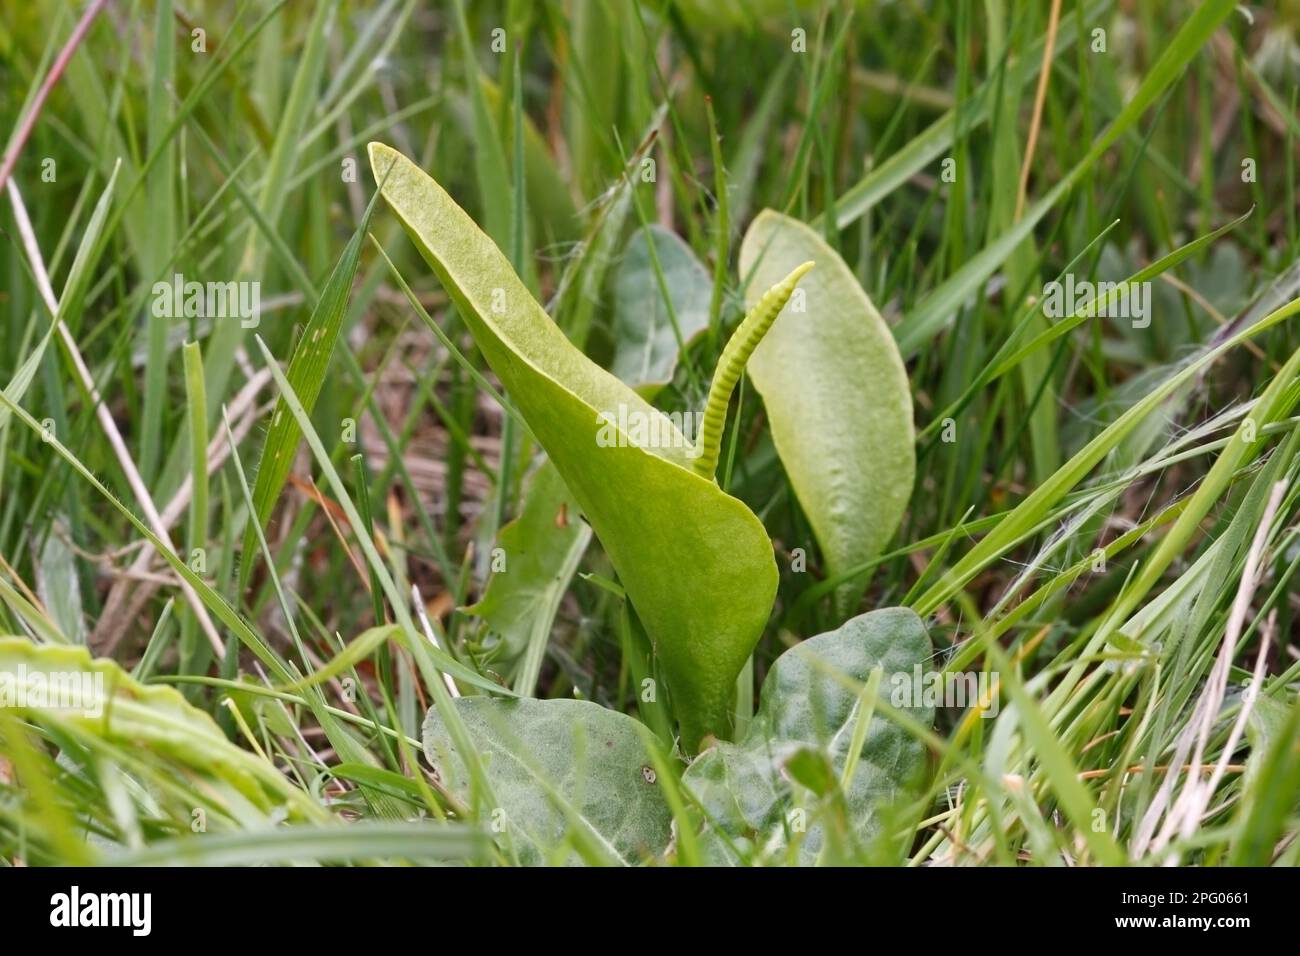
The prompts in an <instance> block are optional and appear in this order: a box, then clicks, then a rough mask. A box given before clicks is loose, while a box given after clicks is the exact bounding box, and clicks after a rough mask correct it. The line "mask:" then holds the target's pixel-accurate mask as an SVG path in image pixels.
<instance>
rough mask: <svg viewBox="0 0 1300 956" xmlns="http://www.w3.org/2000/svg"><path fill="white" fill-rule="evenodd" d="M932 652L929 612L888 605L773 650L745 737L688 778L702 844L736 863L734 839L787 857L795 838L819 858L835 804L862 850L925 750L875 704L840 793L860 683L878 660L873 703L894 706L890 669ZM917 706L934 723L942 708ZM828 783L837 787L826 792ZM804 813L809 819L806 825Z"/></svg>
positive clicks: (802, 858) (711, 754)
mask: <svg viewBox="0 0 1300 956" xmlns="http://www.w3.org/2000/svg"><path fill="white" fill-rule="evenodd" d="M930 654H931V648H930V638H929V636H928V635H927V634H926V631H925V627H924V625H923V624H922V623H921V619H920V618H919V617H917V616H916V615H915V614H914V613H913V612H912V611H910V610H908V609H906V608H887V609H885V610H880V611H872V612H870V613H867V614H862V615H860V616H858V617H855V618H852V619H850V620H849V621H846V622H845V623H844V624H843V625H841V626H840V627H839V628H837V629H836V630H834V631H828V632H826V633H825V634H819V635H817V636H816V637H811V638H809V639H808V640H806V641H804V642H802V643H801V644H798V645H796V646H795V647H793V648H792V649H790V650H789V651H786V652H785V653H784V654H782V655H781V656H780V657H779V658H777V660H776V663H775V664H773V665H772V669H771V671H769V672H768V675H767V678H766V680H764V681H763V689H762V697H761V703H760V706H759V709H758V713H757V715H756V716H755V718H754V722H753V723H752V724H751V726H750V729H749V732H748V733H747V734H746V735H745V738H744V739H743V740H741V741H740V742H739V743H734V744H733V743H726V742H721V743H718V744H716V745H714V746H713V747H711V748H709V749H708V750H706V751H705V752H704V753H702V754H700V756H699V757H698V758H696V760H695V761H694V763H692V764H691V765H690V767H689V768H687V770H686V773H685V774H684V775H683V777H682V785H683V786H684V787H685V788H686V789H688V790H689V791H690V792H691V793H692V794H693V795H694V797H695V798H696V800H698V801H699V803H700V805H701V807H703V809H704V811H705V823H704V825H703V829H702V831H701V833H700V842H701V847H702V849H703V850H704V852H705V853H706V854H707V856H708V858H709V859H710V860H711V861H712V862H714V863H736V862H739V861H738V860H737V857H736V854H735V853H734V852H733V850H732V848H731V846H732V845H735V846H736V847H738V848H742V849H743V850H745V851H763V850H765V851H768V852H776V853H780V852H782V851H784V850H785V849H787V848H788V847H789V846H790V845H791V844H792V843H793V842H795V841H798V848H797V859H798V861H799V862H800V863H805V864H807V863H813V862H815V861H816V859H817V857H818V854H819V853H820V852H821V850H822V848H823V845H824V844H825V842H826V841H825V833H824V830H825V825H824V821H825V820H826V819H830V815H831V814H834V813H836V812H840V813H842V814H843V816H844V818H845V822H846V823H847V828H846V829H847V831H848V834H849V836H850V837H851V839H852V840H853V841H854V842H855V843H856V844H857V846H858V847H859V848H865V847H867V846H868V845H869V844H870V843H871V842H872V841H873V840H874V839H875V838H876V837H877V836H879V834H880V832H881V811H882V810H883V809H885V808H888V807H890V806H892V805H894V804H895V803H896V802H897V801H898V800H899V799H901V798H905V797H906V796H907V795H908V794H910V793H913V792H914V791H915V788H916V787H917V786H918V785H919V784H920V783H921V781H922V778H923V776H924V772H925V766H926V755H925V749H924V748H923V747H922V745H921V744H920V743H919V742H918V741H917V740H915V739H914V738H913V737H911V736H910V735H909V734H908V733H907V732H906V731H905V730H903V729H902V728H900V727H899V726H898V724H897V723H895V722H893V721H891V720H889V719H888V718H885V717H882V716H881V715H880V714H879V713H878V712H877V713H875V714H874V715H873V716H872V718H871V723H870V724H869V725H868V726H867V728H866V735H865V737H864V738H863V744H862V749H861V751H860V757H859V760H858V763H857V766H856V767H855V768H854V771H853V776H852V778H851V780H850V781H849V783H848V786H847V787H846V788H844V790H843V791H841V790H840V788H839V787H838V785H837V784H838V781H839V780H840V778H841V777H842V776H843V773H844V768H845V765H846V761H847V759H848V757H849V750H850V748H851V745H852V741H853V737H854V729H855V724H856V721H857V718H858V714H859V712H860V710H859V709H860V707H861V700H860V696H859V695H860V688H861V686H862V685H863V684H865V682H866V681H867V679H868V677H869V676H870V674H871V672H872V671H873V670H874V669H875V668H876V667H877V666H879V667H880V668H881V669H882V671H883V677H882V680H881V682H880V685H879V689H878V691H877V699H878V700H883V701H885V702H888V700H889V688H890V686H891V681H890V678H891V676H892V675H903V676H904V677H905V678H906V679H907V680H911V679H912V676H913V673H914V668H915V667H916V665H918V664H919V665H921V666H922V667H923V668H925V667H926V662H927V661H928V660H929V658H930ZM845 678H848V679H847V680H846V679H845ZM918 696H919V695H918ZM913 703H914V705H915V706H911V707H905V708H900V709H903V710H906V711H907V712H908V713H909V714H910V715H911V717H913V718H914V719H915V720H916V721H918V722H919V723H920V724H922V725H923V726H926V727H928V726H930V725H931V723H932V722H933V721H934V709H933V708H932V707H926V706H923V701H921V700H916V701H914V702H913ZM828 771H829V776H830V781H828ZM831 781H833V782H835V783H836V786H833V787H830V788H829V790H828V782H831ZM828 793H829V794H830V795H829V796H826V795H827V794H828ZM797 811H802V817H803V820H802V824H803V825H804V826H805V827H806V829H805V830H804V832H802V833H801V832H798V828H799V825H800V822H801V821H800V820H799V816H800V814H799V813H798V812H797ZM792 838H793V839H792Z"/></svg>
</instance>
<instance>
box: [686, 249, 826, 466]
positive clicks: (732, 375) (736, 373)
mask: <svg viewBox="0 0 1300 956" xmlns="http://www.w3.org/2000/svg"><path fill="white" fill-rule="evenodd" d="M812 267H813V263H811V262H805V263H804V264H803V265H801V266H799V267H797V268H796V269H795V270H794V271H793V272H791V273H790V274H789V275H788V276H786V277H785V278H784V279H782V280H781V281H780V282H778V283H777V284H776V285H774V286H772V288H770V289H768V290H767V291H766V292H764V293H763V297H762V298H761V299H759V300H758V302H757V303H755V305H754V307H753V308H752V309H750V310H749V312H748V314H746V316H745V318H744V319H743V320H742V321H741V323H740V325H738V326H737V327H736V331H735V332H734V333H732V336H731V338H730V339H728V340H727V345H726V347H725V348H724V349H723V350H722V357H721V358H720V359H718V367H717V369H715V370H714V372H713V381H712V383H710V385H709V400H708V402H707V403H705V406H704V422H703V424H702V425H701V427H700V454H699V455H698V456H696V458H695V462H694V468H695V473H696V474H697V475H700V476H701V477H704V478H713V476H714V472H716V471H717V468H718V452H719V450H720V449H721V447H722V426H723V425H725V424H726V422H727V405H728V404H729V403H730V402H731V392H732V390H733V389H735V387H736V382H737V381H738V380H739V378H740V373H741V372H742V371H744V369H745V363H746V362H748V361H749V357H750V356H751V355H753V354H754V349H755V348H757V347H758V343H759V342H761V341H763V336H764V335H766V334H767V330H768V329H770V328H771V327H772V323H773V322H775V321H776V317H777V316H778V315H780V313H781V309H782V308H784V307H785V304H786V302H788V301H789V300H790V296H791V295H793V294H794V287H795V285H797V284H798V282H799V280H800V279H801V278H803V275H804V273H806V272H807V271H808V270H809V269H811V268H812Z"/></svg>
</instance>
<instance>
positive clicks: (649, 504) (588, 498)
mask: <svg viewBox="0 0 1300 956" xmlns="http://www.w3.org/2000/svg"><path fill="white" fill-rule="evenodd" d="M370 155H371V164H372V166H373V167H374V171H375V179H376V182H379V183H382V189H381V191H382V193H383V196H384V198H385V199H386V200H387V201H388V204H389V206H391V207H392V208H393V210H394V212H396V213H397V215H398V218H399V219H400V220H401V221H402V225H403V226H405V227H406V230H407V233H408V234H409V235H410V236H411V238H412V240H413V241H414V242H415V243H416V245H417V246H418V247H419V249H420V251H421V253H422V254H423V255H424V257H425V260H426V261H427V262H428V263H429V265H430V266H431V267H432V268H433V270H434V272H435V273H437V275H438V278H439V280H440V281H441V282H442V284H443V287H444V288H445V289H446V290H447V291H448V293H449V294H450V295H451V297H452V299H453V300H454V301H455V303H456V305H457V308H458V310H459V311H460V314H461V317H462V318H463V319H464V320H465V322H466V324H467V325H468V326H469V328H470V329H471V331H473V333H474V336H475V340H476V342H477V343H478V346H479V348H480V349H482V351H483V354H484V356H485V357H486V358H487V361H488V363H489V364H490V365H491V366H492V368H493V370H494V371H495V372H496V373H497V375H498V376H499V377H500V378H501V381H502V383H503V384H504V385H505V386H506V390H507V391H508V393H509V394H510V395H511V397H512V400H513V401H514V402H515V403H516V404H517V405H518V406H519V408H520V410H521V411H522V412H523V415H524V418H525V420H526V421H527V422H528V425H529V427H530V428H531V429H532V431H533V433H534V434H535V435H536V436H537V440H538V441H539V442H540V443H541V445H542V447H543V448H545V449H546V452H547V454H548V455H549V456H550V457H551V460H552V461H553V462H554V463H555V467H556V468H557V469H558V470H559V472H560V474H561V476H563V478H564V481H565V483H566V484H567V485H568V486H569V490H570V491H572V493H573V496H574V498H575V499H576V500H577V502H578V504H579V505H580V506H581V508H582V513H583V514H584V515H585V516H586V518H587V520H588V521H590V522H591V526H592V528H593V529H594V530H595V533H596V537H597V538H599V539H600V542H601V544H602V545H603V546H604V548H605V550H606V551H607V552H608V553H609V556H610V560H611V561H612V562H613V564H614V567H615V568H616V569H617V570H618V572H619V577H620V579H621V580H622V583H623V585H624V587H626V589H627V593H628V597H629V598H630V599H631V601H632V605H633V606H634V607H635V608H636V611H637V614H638V615H639V616H640V617H641V619H642V620H643V621H644V622H645V626H646V630H647V631H648V632H649V634H650V638H651V640H652V641H653V642H654V646H655V650H656V652H657V654H658V656H659V659H660V660H661V662H662V664H663V667H664V670H665V672H666V674H667V676H668V681H669V685H670V689H671V691H672V694H673V702H674V707H675V709H676V711H677V714H678V719H679V720H680V722H681V733H682V739H683V743H684V745H685V746H686V747H687V748H689V749H693V748H694V747H695V746H696V745H697V744H698V743H699V741H700V739H701V738H702V737H703V736H704V735H705V734H706V733H715V734H719V735H722V736H726V735H727V734H728V725H729V722H730V698H731V691H732V688H733V687H734V685H735V681H736V676H737V675H738V674H739V673H740V669H741V667H742V666H743V665H744V663H745V660H746V658H748V657H749V653H750V651H751V650H752V649H753V647H754V644H755V642H756V641H757V640H758V637H759V634H760V633H761V631H762V629H763V625H764V624H765V623H766V620H767V615H768V611H769V610H770V608H771V603H772V595H773V592H774V591H775V588H776V568H775V565H774V562H773V560H772V553H771V547H770V545H769V543H768V539H767V534H766V532H765V531H764V530H763V526H762V524H761V523H760V522H759V521H758V519H757V518H755V517H754V515H753V513H752V512H751V511H750V510H749V509H748V508H746V507H745V506H744V505H743V504H742V503H741V502H739V501H737V500H736V499H735V498H732V497H731V496H730V495H727V494H725V493H724V492H722V491H721V490H720V489H719V488H718V487H717V485H715V484H714V483H713V482H711V481H708V480H706V479H704V478H701V477H699V476H698V475H696V474H695V473H693V472H692V471H691V470H690V469H689V468H687V467H686V466H685V463H686V462H687V461H688V457H687V456H688V453H689V452H690V450H691V445H690V444H689V443H688V442H687V441H686V439H685V438H684V437H683V436H682V434H681V432H680V431H678V430H677V428H676V426H674V425H673V423H672V422H671V421H670V420H669V419H668V418H667V417H666V416H664V415H663V414H662V413H661V412H659V411H657V410H655V409H654V408H652V407H651V406H650V405H648V404H647V403H646V402H645V401H644V400H643V399H642V398H640V396H638V395H637V394H636V393H635V392H634V391H632V390H631V389H630V388H628V387H627V386H626V385H624V384H623V383H622V382H620V381H618V379H616V378H614V377H613V376H612V375H610V374H609V373H608V372H606V371H604V370H603V369H601V368H600V367H599V366H597V365H595V364H594V363H593V362H591V360H590V359H588V358H587V357H586V356H585V355H583V354H582V353H581V352H579V351H578V350H577V349H576V348H574V346H573V345H572V344H571V343H570V342H569V341H568V339H566V338H565V337H564V335H563V333H562V332H560V330H559V328H558V327H556V325H555V323H554V322H552V321H551V320H550V318H549V317H548V316H547V315H546V313H545V312H544V311H542V308H541V306H539V305H538V304H537V302H536V301H535V300H534V299H533V297H532V296H531V295H530V294H529V292H528V290H527V289H526V288H525V287H524V285H523V283H522V282H521V281H520V280H519V278H518V277H517V276H516V275H515V273H514V270H513V269H511V268H510V264H509V263H508V262H507V261H506V259H505V257H504V256H503V255H502V254H501V251H500V250H499V249H498V248H497V247H496V245H495V244H494V243H493V242H492V240H491V239H489V238H488V237H487V236H486V235H485V234H484V233H483V232H482V231H481V230H479V228H478V227H477V226H476V225H475V224H474V222H473V220H472V219H470V218H469V216H468V215H466V214H465V212H464V211H463V210H462V209H461V208H460V207H459V206H457V205H456V204H455V202H454V201H453V200H452V199H451V197H450V196H448V195H447V193H446V192H445V191H444V190H443V189H442V188H441V187H440V186H438V184H437V183H435V182H434V181H433V180H432V179H430V178H429V177H428V176H426V175H425V174H424V173H423V172H421V171H420V170H419V169H418V168H417V167H416V166H415V165H414V164H413V163H411V161H410V160H408V159H406V158H405V157H404V156H402V155H401V154H400V153H397V152H396V151H394V150H392V149H391V148H389V147H387V146H383V145H381V144H378V143H375V144H371V147H370ZM494 302H495V303H496V306H495V307H494ZM602 416H605V417H604V418H602ZM623 416H628V417H631V418H633V419H637V420H639V421H640V422H642V423H643V426H642V427H649V428H653V429H655V430H656V431H657V432H658V433H659V436H660V438H659V440H658V441H657V442H654V443H651V444H650V445H647V446H644V447H643V446H640V445H638V444H636V443H634V442H633V441H632V440H631V439H630V437H629V436H628V434H627V433H626V432H624V431H623V430H622V427H621V425H620V424H619V423H620V422H621V421H622V419H623ZM611 417H612V418H613V424H611V422H610V418H611ZM645 423H648V424H645Z"/></svg>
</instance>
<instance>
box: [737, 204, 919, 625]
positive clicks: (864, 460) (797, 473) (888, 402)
mask: <svg viewBox="0 0 1300 956" xmlns="http://www.w3.org/2000/svg"><path fill="white" fill-rule="evenodd" d="M810 259H811V260H815V261H816V262H817V268H816V269H814V270H813V271H812V272H810V273H808V275H807V276H805V277H804V278H803V279H802V280H801V281H800V287H801V288H802V289H803V290H804V295H805V296H806V299H805V310H804V313H803V314H800V313H799V312H798V311H796V308H797V307H792V306H791V305H787V306H786V308H785V311H784V312H783V313H782V314H781V315H780V316H779V317H778V318H777V320H776V322H774V323H773V325H772V328H771V330H769V331H768V333H767V337H766V338H764V340H763V341H762V343H760V344H759V346H758V348H756V349H755V350H754V354H753V356H752V357H751V358H750V360H749V375H750V378H751V379H752V380H753V382H754V387H755V388H757V389H758V391H759V393H760V394H761V395H762V396H763V401H764V403H765V405H766V407H767V415H768V419H769V420H770V422H771V426H772V440H773V442H774V443H775V445H776V450H777V453H778V454H779V455H780V456H781V461H782V463H783V464H784V465H785V470H786V473H787V474H788V475H789V477H790V483H791V485H792V486H793V487H794V492H795V495H796V496H797V497H798V498H799V503H800V505H802V507H803V510H804V513H805V514H806V515H807V516H808V521H809V522H810V523H811V525H812V528H813V533H814V534H815V535H816V536H817V541H818V543H819V544H820V545H821V548H822V551H823V553H824V555H825V558H826V563H827V565H828V571H829V572H830V575H831V576H834V575H835V574H837V573H839V572H841V571H844V570H847V569H849V568H852V567H855V566H857V565H861V564H863V563H865V562H867V561H869V560H871V559H872V558H873V557H875V556H876V555H877V554H879V553H880V551H881V550H882V549H883V548H884V546H885V545H886V544H887V543H888V541H889V539H890V538H891V537H892V536H893V534H894V532H895V530H897V528H898V522H899V520H900V519H901V518H902V516H903V510H904V509H905V508H906V507H907V502H908V499H909V498H911V495H912V482H913V478H914V476H915V472H916V451H915V437H914V432H913V426H912V393H911V389H910V388H909V386H908V381H907V371H906V369H905V368H904V367H903V359H902V357H901V356H900V355H899V352H898V347H897V345H895V343H894V337H893V335H892V334H891V333H890V331H889V326H888V325H886V324H885V320H884V319H882V318H881V317H880V313H879V312H877V311H876V309H875V306H873V305H872V304H871V300H870V299H868V298H867V294H866V293H865V292H864V291H863V290H862V287H861V286H860V285H859V284H858V281H857V279H856V278H854V276H853V273H852V272H851V271H850V270H849V267H848V266H847V265H845V264H844V260H843V259H841V258H840V257H839V255H838V254H837V253H836V252H835V250H834V249H832V248H831V247H830V246H828V245H827V244H826V242H825V240H823V239H822V237H821V236H819V235H818V234H817V233H816V232H815V231H814V230H812V229H811V228H809V227H808V226H807V225H805V224H804V223H802V222H799V221H798V220H796V219H791V218H790V217H789V216H785V215H782V214H781V213H778V212H774V211H772V210H770V209H769V210H764V211H763V212H761V213H759V215H758V216H757V217H756V218H755V219H754V221H753V223H752V224H751V225H750V227H749V231H748V232H747V233H746V234H745V238H744V241H743V242H742V243H741V246H740V271H741V275H742V276H745V277H746V278H747V280H748V286H747V289H746V294H745V295H746V301H747V302H748V303H750V304H752V303H753V302H755V301H757V300H758V298H759V297H760V296H761V295H762V294H763V291H764V290H765V289H767V288H768V287H769V286H771V285H772V284H773V283H774V282H777V281H779V280H780V279H781V278H782V277H783V276H785V275H786V274H787V273H788V272H789V271H790V270H791V269H793V268H794V267H796V266H797V265H799V263H801V262H805V261H807V260H810ZM864 587H865V582H862V583H859V584H856V585H855V584H850V585H846V586H845V587H843V588H840V589H839V590H838V591H837V592H836V595H837V604H838V605H839V607H840V608H841V613H843V614H847V613H849V610H848V609H849V608H850V607H851V605H852V604H854V603H856V601H857V599H858V598H859V597H860V596H861V594H862V590H863V588H864Z"/></svg>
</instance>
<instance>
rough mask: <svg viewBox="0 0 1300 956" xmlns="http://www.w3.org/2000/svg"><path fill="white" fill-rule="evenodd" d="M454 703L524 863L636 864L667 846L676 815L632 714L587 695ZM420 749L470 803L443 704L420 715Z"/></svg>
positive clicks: (494, 815) (495, 811)
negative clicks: (609, 707) (581, 849)
mask: <svg viewBox="0 0 1300 956" xmlns="http://www.w3.org/2000/svg"><path fill="white" fill-rule="evenodd" d="M455 706H456V710H457V712H458V713H459V714H460V716H461V718H462V719H463V720H464V722H465V726H466V728H467V729H468V730H469V734H470V738H471V739H472V740H473V742H474V750H475V752H476V753H477V754H478V755H479V757H480V759H481V760H482V761H483V765H484V770H485V772H486V774H487V778H488V784H489V786H490V787H491V788H492V793H493V794H494V795H495V797H496V799H497V800H498V801H500V804H501V805H500V806H499V807H490V808H487V810H488V811H489V814H490V820H491V822H492V824H493V827H494V829H496V831H497V832H499V833H502V834H503V842H504V841H505V840H507V839H508V841H509V843H510V844H511V845H512V846H513V848H514V851H515V852H516V853H517V854H518V855H519V860H520V862H521V863H524V864H529V865H538V864H543V863H555V862H564V863H579V862H583V861H592V860H593V859H594V860H595V861H599V862H609V863H618V862H622V863H627V864H635V863H639V862H641V861H642V860H645V859H648V858H649V857H652V856H654V855H656V854H658V853H659V852H661V851H662V850H663V848H664V847H665V846H667V845H668V841H669V837H670V829H671V824H672V814H671V812H670V811H669V809H668V804H667V802H666V801H665V800H664V798H663V794H662V793H661V792H660V790H659V787H658V785H657V783H656V779H655V774H654V771H653V766H654V764H653V762H652V760H651V759H650V756H649V754H648V753H647V750H646V743H645V740H646V739H647V737H648V735H647V734H645V733H644V731H643V729H642V728H641V727H640V726H639V725H638V723H637V721H636V720H634V719H633V718H631V717H629V716H627V715H626V714H621V713H618V712H617V711H613V710H607V709H605V708H604V707H601V706H600V705H599V704H593V703H591V702H589V701H583V700H533V699H528V698H522V699H519V700H512V701H505V700H499V699H496V698H489V697H462V698H460V699H459V700H457V701H456V702H455ZM424 752H425V755H426V756H427V757H428V758H429V761H430V763H432V764H433V765H434V766H435V767H436V768H438V772H439V774H440V775H441V777H442V782H443V783H444V785H446V786H447V787H449V788H450V789H451V790H452V792H453V793H455V794H456V795H457V796H459V797H460V798H461V799H462V800H464V801H465V802H467V803H468V802H469V801H470V800H471V796H472V795H471V793H470V787H469V774H468V771H467V769H466V767H465V764H464V762H463V761H462V759H461V757H460V755H459V754H458V753H457V752H456V749H455V746H454V745H453V744H452V742H451V736H450V734H448V733H447V730H446V727H445V726H444V724H443V721H442V718H441V717H440V716H439V715H438V711H437V708H433V709H431V710H430V711H429V714H428V716H427V717H426V718H425V721H424ZM575 845H577V846H583V847H585V848H586V850H585V852H583V853H579V852H578V851H577V850H576V849H575Z"/></svg>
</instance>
